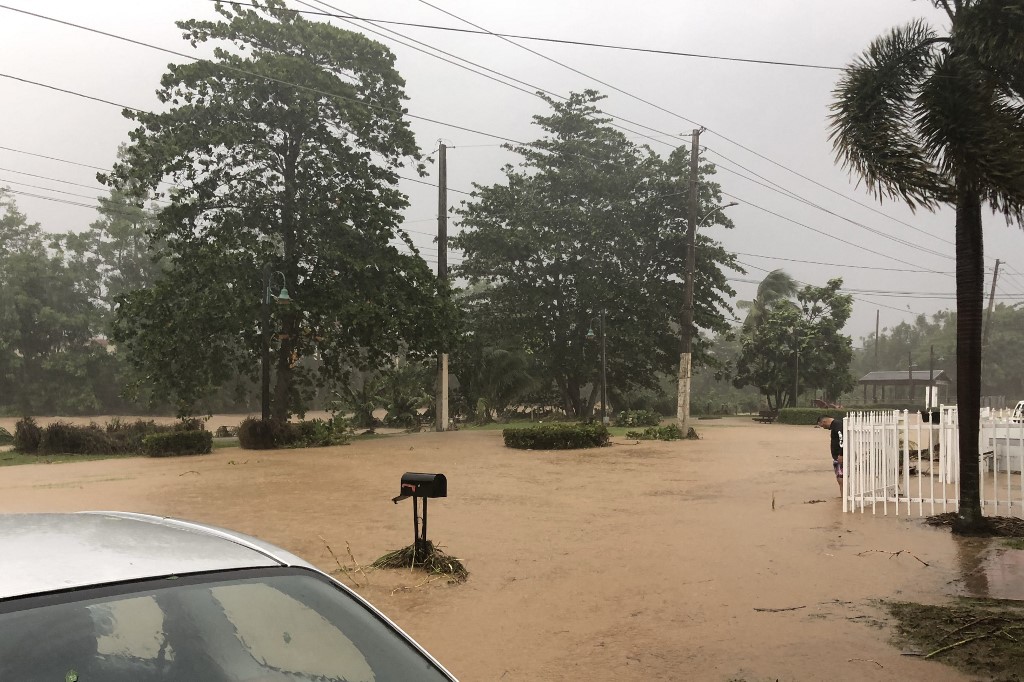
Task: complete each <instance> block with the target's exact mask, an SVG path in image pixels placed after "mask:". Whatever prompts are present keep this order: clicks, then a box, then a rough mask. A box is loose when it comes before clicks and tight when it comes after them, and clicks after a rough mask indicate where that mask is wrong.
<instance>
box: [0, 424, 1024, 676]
mask: <svg viewBox="0 0 1024 682" xmlns="http://www.w3.org/2000/svg"><path fill="white" fill-rule="evenodd" d="M213 426H216V424H213ZM698 426H699V428H700V432H701V436H702V439H701V440H699V441H686V442H679V441H677V442H644V443H642V444H637V443H636V442H635V441H627V440H625V439H623V438H616V439H614V441H615V444H614V445H613V446H612V447H610V448H604V449H600V450H591V451H577V452H568V453H565V452H563V453H557V452H530V451H515V450H508V449H506V448H504V447H503V446H502V443H501V434H500V431H496V430H495V431H460V432H457V433H448V434H435V433H423V434H409V435H395V436H389V437H385V438H378V439H374V440H368V441H361V442H358V443H356V444H353V445H350V446H346V447H340V448H325V449H317V450H305V451H299V450H293V451H273V452H254V451H243V450H239V449H234V448H232V449H223V450H216V451H215V452H214V454H212V455H209V456H203V457H192V458H180V459H129V460H119V461H118V460H104V461H96V462H82V463H73V464H53V465H29V466H20V467H6V468H0V509H2V510H3V511H38V510H78V509H126V510H131V511H140V512H150V513H155V514H166V515H172V516H178V517H183V518H188V519H195V520H200V521H205V522H209V523H213V524H217V525H223V526H227V527H231V528H235V529H238V530H241V531H244V532H248V533H253V534H255V535H258V536H261V537H263V538H266V539H267V540H270V541H271V542H274V543H277V544H280V545H282V546H284V547H285V548H287V549H289V550H291V551H294V552H295V553H297V554H299V555H300V556H303V557H304V558H307V559H309V560H311V561H312V562H313V563H315V564H317V565H318V566H319V567H321V568H323V569H325V570H328V571H331V570H334V571H335V572H336V573H338V575H339V577H340V578H342V579H344V580H345V581H346V582H348V583H349V584H350V585H353V586H355V587H356V589H357V590H358V591H359V592H360V593H362V594H363V595H364V596H366V597H368V598H369V599H370V600H371V601H372V602H374V603H375V604H376V605H377V606H378V607H379V608H381V610H383V611H384V612H385V613H386V614H388V615H389V616H390V617H391V618H393V619H394V620H395V621H396V622H397V623H398V624H399V625H400V626H402V627H403V628H404V629H406V630H407V631H408V632H409V633H410V634H412V636H413V637H415V638H416V639H417V640H418V641H420V642H421V643H422V644H423V645H424V646H425V647H427V648H428V649H429V650H430V651H431V652H432V653H434V654H435V655H436V656H437V657H438V658H439V659H440V660H441V661H442V662H444V663H445V665H446V666H448V667H449V668H450V669H451V670H452V671H453V672H454V673H455V674H456V675H457V676H459V677H460V679H462V680H465V681H473V680H495V681H498V680H502V681H509V680H524V681H538V680H543V681H548V680H550V681H554V680H584V679H585V680H593V681H608V682H611V681H613V680H614V681H618V680H680V679H693V680H723V681H724V680H748V681H749V682H754V681H761V680H769V679H770V680H775V679H779V680H821V679H829V680H906V679H930V680H937V681H940V682H941V681H953V680H968V679H971V678H970V677H969V676H965V675H962V674H960V673H957V672H956V671H954V670H952V669H950V668H947V667H945V666H944V665H942V664H940V663H936V662H933V661H924V660H921V658H920V657H917V656H904V655H901V649H899V648H896V647H894V646H892V645H891V644H890V638H891V631H890V628H889V620H888V616H887V615H886V613H885V611H884V610H883V609H882V608H881V607H880V606H879V603H878V600H883V599H892V600H898V601H921V602H925V603H942V602H944V601H945V600H947V599H948V598H949V597H951V596H957V595H964V594H969V595H974V596H991V597H994V598H996V597H998V598H1021V594H1020V586H1021V585H1022V584H1024V580H1022V577H1024V574H1022V569H1024V566H1022V563H1021V559H1020V557H1021V556H1022V555H1024V552H1021V551H1019V550H1011V549H1007V548H1005V546H1003V545H998V542H999V541H991V542H992V543H996V545H991V548H990V544H989V542H990V541H978V540H969V541H963V540H959V539H954V538H952V537H951V536H950V533H949V530H948V529H945V528H932V527H928V526H926V525H924V524H923V523H922V522H921V521H920V520H918V519H911V518H907V517H905V516H904V517H894V516H888V517H886V516H882V515H877V516H875V515H872V514H871V513H870V512H869V513H864V514H861V513H857V514H845V515H844V514H843V513H842V511H841V502H840V499H839V497H838V490H837V489H836V484H835V479H834V477H833V475H832V467H831V460H830V459H829V455H828V439H827V434H823V433H822V432H821V431H820V430H816V429H813V428H810V427H797V426H786V425H780V424H770V425H765V424H755V423H753V422H751V421H750V420H749V419H741V418H737V419H726V420H720V421H712V422H700V423H699V425H698ZM405 471H423V472H440V473H444V474H445V475H446V476H447V478H448V495H449V496H448V497H447V498H445V499H440V500H436V501H434V502H432V503H431V505H430V528H429V533H430V539H431V540H433V541H434V542H435V543H438V544H440V545H441V546H442V549H443V550H444V551H446V552H447V553H449V554H452V555H454V556H457V557H458V558H460V559H461V560H462V561H463V562H464V563H465V565H466V567H467V568H468V569H469V572H470V577H469V581H468V582H467V583H466V584H464V585H448V584H445V582H444V581H443V580H426V579H425V577H424V576H423V575H422V574H419V573H408V572H406V571H389V572H382V571H370V570H368V569H367V570H366V571H365V573H364V572H363V571H361V570H359V569H360V567H366V566H367V565H368V564H370V563H371V562H372V561H373V560H374V559H376V558H377V557H379V556H381V555H382V554H384V553H386V552H388V551H390V550H393V549H396V548H398V547H401V546H404V545H407V544H409V543H410V542H411V540H412V522H411V518H410V517H411V514H412V512H411V510H410V508H409V505H408V503H405V504H399V505H394V504H392V503H391V498H392V497H394V496H395V495H396V494H397V489H398V484H399V480H400V477H401V475H402V473H403V472H405ZM328 546H329V547H330V551H329V550H328ZM331 552H333V556H332V553H331ZM335 557H336V558H337V559H335ZM339 563H340V564H341V565H342V566H343V567H344V568H345V569H346V570H345V572H344V573H342V572H339V571H338V569H339Z"/></svg>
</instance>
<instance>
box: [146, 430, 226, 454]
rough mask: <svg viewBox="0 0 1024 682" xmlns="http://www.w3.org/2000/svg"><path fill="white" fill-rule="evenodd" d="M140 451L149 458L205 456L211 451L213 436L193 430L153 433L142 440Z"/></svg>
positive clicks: (207, 432)
mask: <svg viewBox="0 0 1024 682" xmlns="http://www.w3.org/2000/svg"><path fill="white" fill-rule="evenodd" d="M142 449H143V452H144V453H145V454H147V455H149V456H150V457H174V456H176V455H207V454H209V453H210V451H211V450H213V434H212V433H210V432H209V431H205V430H203V431H196V430H194V429H188V430H184V429H182V430H178V431H169V432H167V433H153V434H150V435H148V436H146V437H145V438H144V439H143V440H142Z"/></svg>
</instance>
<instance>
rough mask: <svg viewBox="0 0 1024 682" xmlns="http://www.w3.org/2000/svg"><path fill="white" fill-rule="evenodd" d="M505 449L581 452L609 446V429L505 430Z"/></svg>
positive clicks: (560, 426)
mask: <svg viewBox="0 0 1024 682" xmlns="http://www.w3.org/2000/svg"><path fill="white" fill-rule="evenodd" d="M501 435H502V437H503V438H504V440H505V447H509V448H516V449H517V450H579V449H583V448H599V447H603V446H605V445H608V444H609V441H608V429H607V428H605V426H604V425H603V424H598V423H596V422H594V423H590V424H540V425H538V426H526V427H519V428H510V429H504V430H503V431H502V432H501Z"/></svg>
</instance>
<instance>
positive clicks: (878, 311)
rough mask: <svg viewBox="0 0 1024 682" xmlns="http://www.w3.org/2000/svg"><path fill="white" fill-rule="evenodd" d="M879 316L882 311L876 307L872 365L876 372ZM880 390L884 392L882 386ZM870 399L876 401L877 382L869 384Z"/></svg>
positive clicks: (865, 388) (880, 316)
mask: <svg viewBox="0 0 1024 682" xmlns="http://www.w3.org/2000/svg"><path fill="white" fill-rule="evenodd" d="M881 318H882V311H881V310H878V309H876V310H875V366H874V367H873V369H874V370H875V371H876V372H877V371H878V346H879V343H878V324H879V322H880V321H881ZM864 390H865V391H867V386H865V387H864ZM882 391H883V392H884V391H885V389H884V388H883V389H882ZM864 397H865V398H867V395H866V394H865V396H864ZM871 400H872V402H876V403H877V402H878V384H874V383H873V384H871Z"/></svg>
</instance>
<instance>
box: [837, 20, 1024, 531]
mask: <svg viewBox="0 0 1024 682" xmlns="http://www.w3.org/2000/svg"><path fill="white" fill-rule="evenodd" d="M933 4H934V5H935V6H936V7H937V8H939V9H942V10H945V12H946V14H947V16H948V17H949V21H950V28H949V32H948V34H946V35H941V34H940V33H939V32H937V31H936V30H935V29H934V28H932V27H931V26H929V25H928V24H927V23H926V22H924V21H922V20H916V21H912V22H910V23H909V24H906V25H905V26H900V27H897V28H894V29H892V30H891V31H889V32H888V33H887V34H885V35H882V36H880V37H878V38H876V39H875V40H874V41H873V42H872V43H871V45H870V46H869V47H868V49H867V50H866V51H865V52H864V53H863V54H862V55H861V56H860V57H859V58H858V59H856V60H855V61H854V62H853V63H852V64H850V65H849V66H848V67H847V68H846V70H845V72H844V73H843V76H842V77H841V79H840V81H839V84H838V85H837V86H836V89H835V91H834V96H835V100H834V102H833V104H832V112H833V113H832V116H831V128H832V135H831V137H832V141H833V144H834V146H835V150H836V154H837V157H838V159H839V161H841V162H842V163H843V165H844V166H845V167H846V168H848V169H850V170H851V171H852V172H854V173H856V174H857V175H859V176H860V177H861V178H862V179H863V180H864V182H865V184H866V185H867V187H868V189H869V190H870V191H871V192H872V193H874V194H875V195H876V196H878V197H879V198H885V197H887V198H892V199H899V200H902V201H904V202H906V203H907V204H908V205H909V206H910V207H911V208H912V209H916V208H919V207H920V208H925V209H929V210H933V209H935V208H936V207H938V206H941V205H943V204H945V205H950V206H953V207H955V209H956V290H957V294H956V296H957V330H956V336H957V385H958V391H957V392H958V402H959V408H960V409H959V420H960V424H959V426H960V442H959V445H960V482H961V486H960V510H959V512H958V518H957V522H956V523H955V524H954V526H953V529H954V531H955V532H959V533H970V532H977V531H980V530H982V529H983V528H984V527H985V520H984V518H983V517H982V515H981V494H980V474H979V448H978V428H979V419H978V414H979V410H980V406H981V329H982V310H983V304H984V291H983V288H984V253H983V240H982V220H981V211H982V205H983V204H986V203H987V204H988V206H989V207H990V208H991V209H992V211H993V212H995V213H1000V214H1002V215H1003V216H1004V217H1005V219H1006V221H1007V222H1008V223H1011V222H1012V223H1016V224H1017V225H1018V226H1019V225H1021V221H1022V217H1024V216H1022V208H1024V107H1022V100H1021V96H1022V95H1024V50H1021V49H1020V48H1021V45H1024V3H1022V2H1021V1H1020V0H933Z"/></svg>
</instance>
